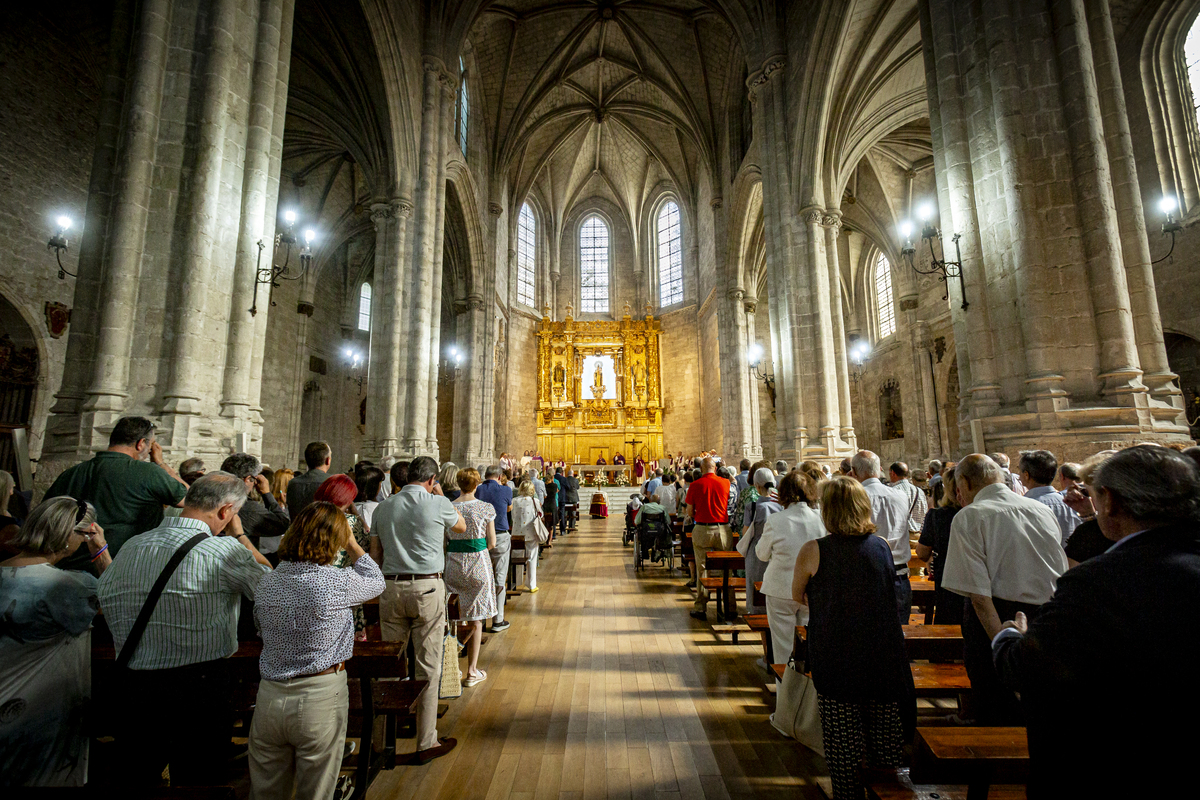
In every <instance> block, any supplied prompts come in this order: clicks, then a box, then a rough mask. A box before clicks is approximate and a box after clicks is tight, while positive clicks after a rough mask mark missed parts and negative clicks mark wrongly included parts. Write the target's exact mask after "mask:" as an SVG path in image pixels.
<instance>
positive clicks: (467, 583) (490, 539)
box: [446, 469, 496, 686]
mask: <svg viewBox="0 0 1200 800" xmlns="http://www.w3.org/2000/svg"><path fill="white" fill-rule="evenodd" d="M456 481H457V482H458V488H459V489H461V490H462V494H460V495H459V496H458V499H457V500H455V501H454V507H455V508H457V509H458V511H459V513H460V514H462V516H463V519H464V520H465V521H466V523H467V529H466V530H465V531H464V532H462V533H454V532H453V531H450V532H449V533H448V534H447V537H448V541H447V542H446V591H449V592H454V593H455V594H457V595H458V607H459V620H460V622H459V626H458V640H459V641H460V642H462V643H463V644H464V645H466V647H467V677H466V678H465V679H463V686H474V685H475V684H477V683H483V682H484V681H485V680H487V673H486V672H484V671H483V670H481V669H479V645H480V644H481V643H482V638H483V621H484V620H485V619H491V618H492V617H494V616H496V592H495V591H494V589H493V588H492V587H493V583H494V581H493V578H492V559H491V557H490V556H489V555H488V552H487V551H488V550H490V549H492V548H494V547H495V546H496V509H495V507H493V506H492V504H491V503H486V502H484V501H483V500H477V499H475V487H477V486H479V471H478V470H475V469H460V470H459V471H458V475H457V476H456Z"/></svg>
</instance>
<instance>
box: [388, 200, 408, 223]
mask: <svg viewBox="0 0 1200 800" xmlns="http://www.w3.org/2000/svg"><path fill="white" fill-rule="evenodd" d="M391 205H392V212H393V213H394V214H395V215H396V216H398V217H404V218H406V219H407V218H408V217H411V216H412V212H413V204H412V201H411V200H409V199H408V198H407V197H396V198H393V199H392V203H391Z"/></svg>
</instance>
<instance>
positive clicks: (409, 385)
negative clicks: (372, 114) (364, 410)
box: [399, 58, 444, 455]
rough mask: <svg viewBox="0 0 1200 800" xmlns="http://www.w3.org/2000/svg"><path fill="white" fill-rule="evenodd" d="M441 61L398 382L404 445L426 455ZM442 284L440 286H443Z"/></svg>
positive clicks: (425, 149)
mask: <svg viewBox="0 0 1200 800" xmlns="http://www.w3.org/2000/svg"><path fill="white" fill-rule="evenodd" d="M443 71H444V69H443V66H442V63H441V61H439V60H437V59H434V58H426V59H425V73H424V74H425V90H424V102H423V103H422V107H421V110H422V117H421V154H420V165H419V174H418V183H417V200H416V204H415V214H416V216H415V218H414V221H413V224H414V226H415V227H414V230H413V247H412V269H411V270H410V274H409V283H408V287H407V289H406V296H407V297H408V298H409V299H408V301H407V302H406V311H407V317H408V326H409V328H408V337H407V341H408V347H407V352H408V359H407V364H406V367H405V369H404V370H403V374H402V375H401V376H400V383H399V385H400V386H402V387H404V389H405V396H406V400H405V405H404V449H405V451H406V452H407V453H408V454H410V455H422V454H424V453H425V452H426V450H427V449H428V447H429V443H428V437H427V435H426V431H427V428H428V424H429V415H428V405H429V375H430V363H429V359H430V347H431V345H432V341H433V336H432V329H433V328H435V327H436V326H437V323H436V322H435V321H434V320H433V318H432V316H433V309H432V302H433V292H434V291H435V290H434V288H433V286H432V281H433V273H434V262H435V259H436V258H437V250H438V248H439V247H440V243H439V242H438V241H437V233H438V185H437V184H438V178H439V177H440V175H441V168H440V163H441V161H442V159H443V158H444V153H443V152H442V150H441V141H442V137H441V119H442V115H441V103H442V95H443V93H442V91H441V88H440V83H441V74H442V72H443ZM438 288H439V289H440V287H438Z"/></svg>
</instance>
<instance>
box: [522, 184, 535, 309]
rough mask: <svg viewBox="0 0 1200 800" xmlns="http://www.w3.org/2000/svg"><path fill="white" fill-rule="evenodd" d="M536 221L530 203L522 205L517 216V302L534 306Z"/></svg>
mask: <svg viewBox="0 0 1200 800" xmlns="http://www.w3.org/2000/svg"><path fill="white" fill-rule="evenodd" d="M535 233H536V223H535V222H534V221H533V212H532V211H530V210H529V204H528V203H526V204H525V205H523V206H521V216H519V217H517V302H518V303H524V304H525V305H527V306H530V307H532V306H533V305H534V303H535V300H534V292H533V288H534V284H533V276H534V273H535V271H536V268H537V259H536V254H537V251H536V250H535V249H534V234H535Z"/></svg>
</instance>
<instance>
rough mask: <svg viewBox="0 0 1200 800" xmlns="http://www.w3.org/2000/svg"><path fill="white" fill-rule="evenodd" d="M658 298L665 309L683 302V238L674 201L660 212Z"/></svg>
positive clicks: (677, 207) (664, 205)
mask: <svg viewBox="0 0 1200 800" xmlns="http://www.w3.org/2000/svg"><path fill="white" fill-rule="evenodd" d="M658 298H659V304H660V305H661V306H664V307H665V306H671V305H675V304H676V303H681V302H683V237H682V235H680V228H679V206H677V205H675V201H673V200H668V201H667V202H666V203H664V204H663V207H662V210H661V211H659V212H658Z"/></svg>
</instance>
